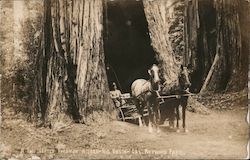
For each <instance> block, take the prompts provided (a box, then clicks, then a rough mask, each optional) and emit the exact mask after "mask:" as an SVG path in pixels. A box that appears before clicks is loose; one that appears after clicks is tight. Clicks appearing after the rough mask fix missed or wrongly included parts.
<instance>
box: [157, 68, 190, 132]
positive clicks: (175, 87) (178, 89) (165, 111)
mask: <svg viewBox="0 0 250 160" xmlns="http://www.w3.org/2000/svg"><path fill="white" fill-rule="evenodd" d="M190 86H191V82H190V80H189V70H188V68H187V67H183V66H181V68H180V73H179V77H178V80H177V82H176V83H173V84H163V87H162V91H161V94H162V95H172V94H173V95H178V96H176V97H172V98H167V99H165V102H164V104H162V105H161V107H160V110H161V123H164V121H165V120H166V118H167V117H168V118H169V125H170V127H174V120H175V118H176V120H177V124H176V126H177V132H179V120H180V112H179V107H180V106H181V107H182V127H183V129H184V131H185V132H188V130H187V129H186V107H187V101H188V96H181V95H183V94H187V93H189V91H188V89H189V87H190Z"/></svg>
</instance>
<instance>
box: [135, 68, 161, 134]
mask: <svg viewBox="0 0 250 160" xmlns="http://www.w3.org/2000/svg"><path fill="white" fill-rule="evenodd" d="M148 73H149V76H150V79H149V80H145V79H137V80H135V81H134V82H133V83H132V85H131V92H132V96H133V98H134V101H135V105H136V107H137V108H138V110H139V114H140V115H141V116H142V118H141V119H142V120H140V119H139V126H143V125H144V124H145V120H144V117H143V112H144V108H145V107H146V106H147V109H148V113H149V121H148V130H149V132H150V133H152V132H153V128H152V125H153V126H155V127H156V129H157V133H159V132H160V130H159V122H160V110H159V105H160V104H159V100H158V97H159V90H160V78H159V68H158V66H157V65H155V64H153V65H152V67H151V68H150V69H149V70H148ZM143 122H144V123H143Z"/></svg>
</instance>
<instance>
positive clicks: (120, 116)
mask: <svg viewBox="0 0 250 160" xmlns="http://www.w3.org/2000/svg"><path fill="white" fill-rule="evenodd" d="M117 115H118V119H119V120H122V121H125V116H124V113H123V111H122V109H121V108H118V111H117Z"/></svg>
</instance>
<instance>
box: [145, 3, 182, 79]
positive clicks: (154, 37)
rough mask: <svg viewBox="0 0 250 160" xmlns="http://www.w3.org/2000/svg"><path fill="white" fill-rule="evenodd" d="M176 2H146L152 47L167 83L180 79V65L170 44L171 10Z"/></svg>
mask: <svg viewBox="0 0 250 160" xmlns="http://www.w3.org/2000/svg"><path fill="white" fill-rule="evenodd" d="M175 3H176V1H165V0H158V1H149V0H144V1H143V5H144V12H145V15H146V18H147V21H148V28H149V32H150V38H151V41H152V44H151V45H152V46H153V48H154V51H155V52H156V55H157V60H158V61H159V63H160V68H161V69H162V70H163V77H164V79H165V82H166V83H172V82H174V81H176V80H177V77H178V64H177V62H176V58H175V54H174V50H173V47H172V44H171V42H170V34H169V31H170V24H169V23H168V22H169V19H170V18H171V14H173V13H172V12H173V11H172V12H171V10H170V9H171V8H172V7H173V6H172V5H173V4H175Z"/></svg>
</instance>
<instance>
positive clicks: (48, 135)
mask: <svg viewBox="0 0 250 160" xmlns="http://www.w3.org/2000/svg"><path fill="white" fill-rule="evenodd" d="M235 97H238V98H235ZM197 99H199V101H201V102H203V103H204V104H207V105H206V107H207V108H209V109H208V111H209V114H200V113H195V112H190V111H188V112H187V126H188V129H189V132H188V133H184V132H180V133H176V132H175V130H171V129H169V127H168V125H167V123H166V124H164V125H163V126H161V132H160V133H158V134H157V133H149V132H148V130H147V128H140V127H138V125H135V124H131V123H127V122H121V121H111V122H109V123H95V124H91V125H83V124H76V123H72V124H70V125H66V126H65V125H64V126H63V127H61V128H57V129H48V128H43V127H42V128H36V127H34V126H33V125H32V124H31V123H28V122H26V121H25V120H23V119H21V118H18V117H17V116H14V115H13V113H11V111H10V110H7V109H6V111H4V112H8V114H6V113H4V117H3V123H2V125H1V138H2V139H1V144H0V159H8V158H11V159H12V160H16V159H36V160H39V159H65V160H66V159H144V158H147V159H163V158H164V159H166V158H192V159H193V158H196V159H198V158H203V159H204V158H208V159H211V158H215V159H218V158H223V159H235V158H240V159H242V158H246V156H247V147H246V146H247V142H248V138H249V137H248V136H249V125H248V124H247V122H246V115H247V94H246V93H245V92H244V94H242V93H237V94H227V95H225V94H224V95H220V96H219V95H207V96H204V97H203V98H202V96H200V97H198V98H197ZM225 99H227V100H225ZM230 99H231V101H230ZM219 102H221V103H219ZM208 104H210V105H208Z"/></svg>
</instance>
